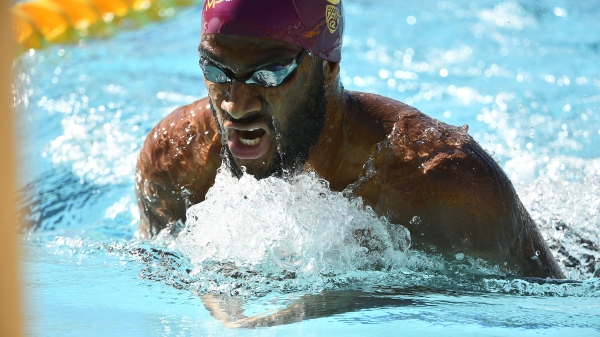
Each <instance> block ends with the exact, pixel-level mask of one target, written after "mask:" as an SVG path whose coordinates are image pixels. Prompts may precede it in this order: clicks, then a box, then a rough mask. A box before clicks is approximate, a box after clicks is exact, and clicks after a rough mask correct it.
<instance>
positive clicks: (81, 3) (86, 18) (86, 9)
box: [39, 0, 100, 29]
mask: <svg viewBox="0 0 600 337" xmlns="http://www.w3.org/2000/svg"><path fill="white" fill-rule="evenodd" d="M39 2H40V3H42V2H51V3H54V4H55V5H56V6H58V7H60V8H61V10H62V11H63V13H64V14H65V16H66V17H67V18H68V19H69V22H70V23H71V26H72V27H73V28H75V29H87V28H88V27H89V26H90V25H92V24H93V23H95V22H96V21H98V19H100V14H99V12H98V11H97V10H96V9H95V8H94V7H93V6H92V4H90V2H89V1H87V0H41V1H39Z"/></svg>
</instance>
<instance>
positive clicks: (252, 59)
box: [198, 35, 326, 179]
mask: <svg viewBox="0 0 600 337" xmlns="http://www.w3.org/2000/svg"><path fill="white" fill-rule="evenodd" d="M198 50H199V52H200V58H201V62H203V63H204V64H206V65H210V66H211V67H218V68H220V69H223V70H225V73H226V74H228V75H229V76H231V77H234V78H236V79H246V78H248V77H249V76H251V75H252V74H253V73H254V72H255V71H257V70H262V69H267V70H278V69H282V67H285V66H288V65H290V64H293V63H294V62H295V60H296V59H297V58H298V56H299V55H301V54H302V49H301V48H299V47H297V46H295V45H292V44H288V43H284V42H280V41H273V40H266V39H259V38H250V37H240V36H233V35H204V36H202V42H201V43H200V46H199V48H198ZM322 62H323V61H322V60H321V59H319V58H317V57H313V56H310V55H306V56H305V57H304V58H303V59H302V60H301V62H300V64H298V66H297V68H296V69H295V70H294V71H293V72H291V73H290V74H289V76H288V77H287V78H286V79H285V80H284V81H283V82H282V83H281V84H280V85H279V86H275V87H264V86H261V85H257V84H248V83H245V82H243V81H233V82H229V83H216V82H213V81H210V80H209V79H206V78H205V83H206V87H207V89H208V94H209V97H210V102H211V105H212V109H213V113H214V115H215V118H216V120H217V122H218V124H219V128H220V132H221V136H222V137H221V138H222V142H223V150H224V151H223V155H224V156H225V158H224V159H226V160H227V161H228V162H229V165H230V166H231V168H232V170H233V171H234V173H237V174H239V173H240V169H239V168H240V167H242V166H244V167H246V172H248V173H250V174H252V175H254V176H255V177H256V178H259V179H260V178H264V177H267V176H270V175H273V174H277V175H279V174H281V173H283V172H285V171H288V172H294V171H297V170H299V169H301V168H302V166H303V164H304V162H305V161H306V159H307V158H308V150H309V148H310V146H312V145H313V144H315V143H316V141H317V139H318V137H319V134H320V133H321V131H322V130H323V124H324V122H325V108H326V100H325V87H324V78H323V70H322Z"/></svg>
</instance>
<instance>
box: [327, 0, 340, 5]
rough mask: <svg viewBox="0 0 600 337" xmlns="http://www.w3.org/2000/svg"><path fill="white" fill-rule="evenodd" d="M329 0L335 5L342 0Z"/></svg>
mask: <svg viewBox="0 0 600 337" xmlns="http://www.w3.org/2000/svg"><path fill="white" fill-rule="evenodd" d="M327 1H329V2H330V3H332V4H334V5H337V4H339V3H340V1H341V0H327Z"/></svg>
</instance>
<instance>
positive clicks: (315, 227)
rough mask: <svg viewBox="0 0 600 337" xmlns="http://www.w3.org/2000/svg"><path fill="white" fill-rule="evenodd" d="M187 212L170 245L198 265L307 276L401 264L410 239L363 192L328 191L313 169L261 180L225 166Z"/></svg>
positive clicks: (404, 229)
mask: <svg viewBox="0 0 600 337" xmlns="http://www.w3.org/2000/svg"><path fill="white" fill-rule="evenodd" d="M315 206H318V207H315ZM187 219H188V220H187V223H186V228H185V229H184V230H183V231H182V232H181V233H180V234H179V235H178V237H177V238H176V239H175V240H173V241H172V242H171V243H170V244H169V247H170V248H171V249H177V250H179V251H182V252H184V254H185V255H187V256H188V257H189V258H190V260H191V261H192V263H193V264H194V265H195V266H201V265H202V264H203V263H204V262H206V261H220V262H227V263H231V264H233V265H235V266H236V267H237V268H250V269H254V270H256V271H263V272H273V273H277V272H282V271H285V272H293V273H295V274H297V275H298V276H300V275H302V276H305V277H310V276H314V275H318V274H328V273H335V274H339V273H344V272H348V271H352V270H356V269H358V270H365V269H367V270H370V269H382V268H390V267H393V266H398V265H401V264H403V263H404V261H405V259H406V255H405V252H406V250H407V249H408V247H409V246H410V234H409V232H408V230H407V229H406V228H405V227H403V226H400V225H391V224H390V223H389V222H388V221H387V220H386V219H385V218H383V217H378V216H377V215H376V214H375V213H374V212H373V211H372V210H371V209H370V208H365V207H363V205H362V201H361V199H360V198H357V199H352V200H350V199H347V198H345V197H344V196H343V195H342V193H341V192H332V191H330V190H329V186H328V183H327V182H326V181H324V180H322V179H319V178H317V177H316V176H315V175H314V174H310V173H305V174H301V175H298V176H295V177H293V178H289V179H280V178H275V177H270V178H267V179H263V180H256V179H255V178H254V177H252V176H251V175H248V174H244V175H243V177H242V178H241V179H239V180H238V179H237V178H234V177H232V176H231V174H230V173H229V172H228V171H226V170H223V169H222V170H221V172H220V173H218V175H217V178H216V180H215V185H214V186H213V187H212V188H211V189H210V191H209V192H208V194H207V196H206V200H205V201H204V202H202V203H200V204H197V205H195V206H193V207H191V208H190V209H189V210H188V212H187ZM200 270H201V268H196V269H195V270H194V271H195V272H199V271H200Z"/></svg>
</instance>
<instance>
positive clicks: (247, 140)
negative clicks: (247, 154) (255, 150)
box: [240, 137, 262, 146]
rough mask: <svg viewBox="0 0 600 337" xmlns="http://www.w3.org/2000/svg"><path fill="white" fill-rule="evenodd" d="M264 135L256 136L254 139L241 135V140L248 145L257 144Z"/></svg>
mask: <svg viewBox="0 0 600 337" xmlns="http://www.w3.org/2000/svg"><path fill="white" fill-rule="evenodd" d="M261 140H262V137H258V138H254V139H245V138H241V137H240V142H242V144H244V145H246V146H256V145H258V144H260V141H261Z"/></svg>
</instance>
